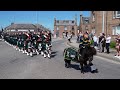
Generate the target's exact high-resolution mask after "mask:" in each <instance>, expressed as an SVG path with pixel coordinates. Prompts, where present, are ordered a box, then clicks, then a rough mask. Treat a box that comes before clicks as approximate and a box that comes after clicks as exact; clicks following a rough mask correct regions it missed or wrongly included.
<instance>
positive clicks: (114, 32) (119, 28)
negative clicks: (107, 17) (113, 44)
mask: <svg viewBox="0 0 120 90" xmlns="http://www.w3.org/2000/svg"><path fill="white" fill-rule="evenodd" d="M118 34H120V26H114V27H113V30H112V35H118Z"/></svg>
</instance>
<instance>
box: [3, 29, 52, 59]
mask: <svg viewBox="0 0 120 90" xmlns="http://www.w3.org/2000/svg"><path fill="white" fill-rule="evenodd" d="M4 41H5V42H6V43H7V44H9V45H10V46H13V48H15V49H16V50H19V51H21V52H22V53H26V54H27V55H30V56H33V55H34V54H37V55H38V54H42V55H43V56H44V57H45V58H46V57H47V56H48V58H50V54H51V47H52V44H51V33H50V31H41V32H33V33H32V32H22V33H19V34H18V33H13V34H4Z"/></svg>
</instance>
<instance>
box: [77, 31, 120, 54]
mask: <svg viewBox="0 0 120 90" xmlns="http://www.w3.org/2000/svg"><path fill="white" fill-rule="evenodd" d="M87 33H88V35H89V40H90V41H91V42H92V45H93V46H94V47H95V48H96V50H97V51H99V52H100V53H102V52H106V53H107V54H109V53H110V50H109V47H110V43H111V36H110V34H108V35H107V36H106V35H105V34H104V33H100V35H99V36H97V35H96V34H95V33H89V32H88V31H87ZM82 35H83V33H81V32H80V33H79V34H78V36H77V42H78V43H80V39H81V37H82ZM119 38H120V37H119ZM117 50H118V46H117ZM117 55H120V53H119V54H118V53H117Z"/></svg>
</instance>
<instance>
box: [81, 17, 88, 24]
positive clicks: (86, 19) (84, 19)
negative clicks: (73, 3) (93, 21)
mask: <svg viewBox="0 0 120 90" xmlns="http://www.w3.org/2000/svg"><path fill="white" fill-rule="evenodd" d="M82 21H83V24H89V23H90V17H82Z"/></svg>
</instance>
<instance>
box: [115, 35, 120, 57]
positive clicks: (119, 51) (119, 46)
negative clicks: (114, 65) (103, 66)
mask: <svg viewBox="0 0 120 90" xmlns="http://www.w3.org/2000/svg"><path fill="white" fill-rule="evenodd" d="M116 51H117V54H116V55H115V56H120V35H118V37H117V38H116Z"/></svg>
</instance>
